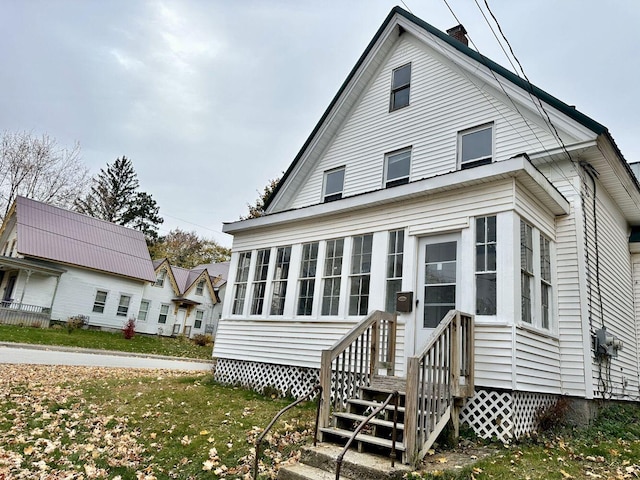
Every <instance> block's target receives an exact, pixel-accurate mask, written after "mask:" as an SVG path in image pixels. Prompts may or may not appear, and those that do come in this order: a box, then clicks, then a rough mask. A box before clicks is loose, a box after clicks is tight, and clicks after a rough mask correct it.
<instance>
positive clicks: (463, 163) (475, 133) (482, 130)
mask: <svg viewBox="0 0 640 480" xmlns="http://www.w3.org/2000/svg"><path fill="white" fill-rule="evenodd" d="M458 143H459V145H458V148H459V157H460V168H462V169H465V168H471V167H477V166H480V165H486V164H488V163H491V159H492V158H493V125H484V126H482V127H478V128H474V129H471V130H466V131H464V132H460V134H459V142H458Z"/></svg>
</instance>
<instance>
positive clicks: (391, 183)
mask: <svg viewBox="0 0 640 480" xmlns="http://www.w3.org/2000/svg"><path fill="white" fill-rule="evenodd" d="M412 150H413V147H412V146H409V147H405V148H401V149H399V150H394V151H392V152H388V153H385V155H384V188H390V187H396V186H398V185H406V184H407V183H409V180H410V178H411V158H412V157H413V151H412ZM406 153H408V154H409V158H408V161H409V173H407V174H406V175H404V176H402V177H396V178H392V179H389V160H390V159H391V158H392V157H398V156H400V155H404V154H406Z"/></svg>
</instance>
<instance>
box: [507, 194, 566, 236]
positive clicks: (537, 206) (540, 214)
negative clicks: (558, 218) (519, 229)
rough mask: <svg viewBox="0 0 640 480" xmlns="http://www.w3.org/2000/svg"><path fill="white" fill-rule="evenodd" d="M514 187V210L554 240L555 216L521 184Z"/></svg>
mask: <svg viewBox="0 0 640 480" xmlns="http://www.w3.org/2000/svg"><path fill="white" fill-rule="evenodd" d="M515 189H516V198H515V204H516V212H517V213H518V215H520V216H521V217H522V218H523V219H524V220H525V221H527V222H530V223H533V224H534V225H536V227H537V228H539V229H540V230H541V231H542V233H544V234H545V235H546V236H547V237H549V238H550V239H551V240H552V241H555V240H556V225H555V217H554V216H553V214H552V213H551V212H549V209H547V208H546V207H544V206H543V205H542V203H541V202H540V201H539V200H538V199H537V198H536V197H535V196H534V195H532V194H531V192H529V191H528V190H527V189H526V188H524V187H522V186H521V185H519V184H517V183H516V185H515Z"/></svg>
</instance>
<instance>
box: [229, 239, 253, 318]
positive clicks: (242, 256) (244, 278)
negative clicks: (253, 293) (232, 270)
mask: <svg viewBox="0 0 640 480" xmlns="http://www.w3.org/2000/svg"><path fill="white" fill-rule="evenodd" d="M252 261H253V259H252V251H251V250H247V251H244V252H240V253H239V254H238V263H237V264H236V275H235V278H234V282H233V301H232V303H231V315H242V314H243V313H244V310H245V307H246V305H247V302H246V300H247V290H248V285H249V273H250V270H251V262H252Z"/></svg>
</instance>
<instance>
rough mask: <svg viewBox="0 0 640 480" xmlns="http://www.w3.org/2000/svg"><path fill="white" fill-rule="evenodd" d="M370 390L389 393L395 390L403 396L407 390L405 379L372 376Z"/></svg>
mask: <svg viewBox="0 0 640 480" xmlns="http://www.w3.org/2000/svg"><path fill="white" fill-rule="evenodd" d="M370 388H373V389H376V390H380V391H384V392H389V393H391V392H393V391H394V390H397V391H398V392H400V393H401V394H403V395H404V392H406V390H407V379H406V378H403V377H391V376H384V375H374V376H373V378H372V379H371V387H370Z"/></svg>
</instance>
